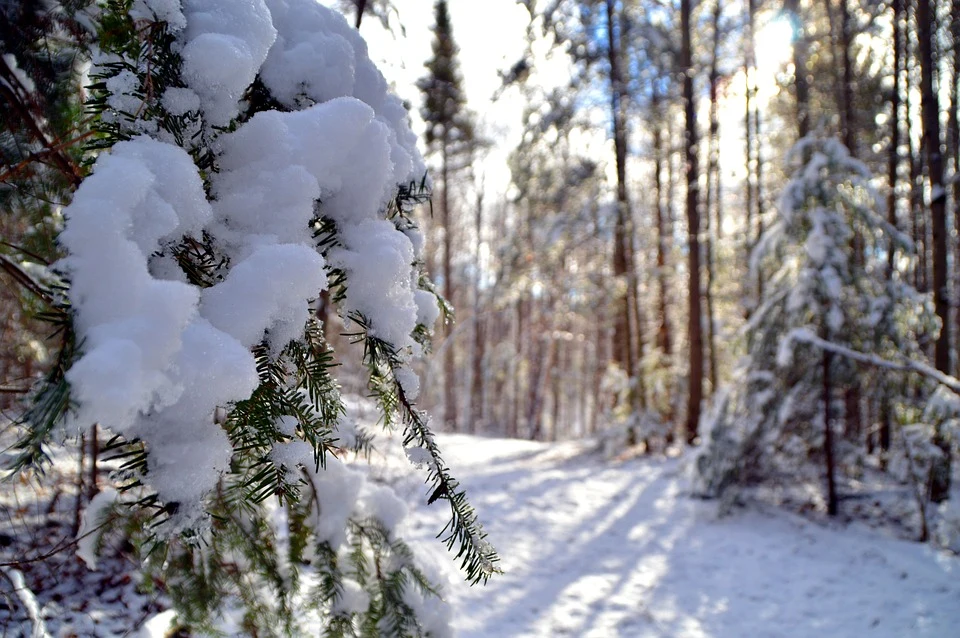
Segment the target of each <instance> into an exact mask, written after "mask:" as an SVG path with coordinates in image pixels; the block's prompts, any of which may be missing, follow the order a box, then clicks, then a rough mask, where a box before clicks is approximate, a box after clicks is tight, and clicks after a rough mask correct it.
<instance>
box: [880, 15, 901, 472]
mask: <svg viewBox="0 0 960 638" xmlns="http://www.w3.org/2000/svg"><path fill="white" fill-rule="evenodd" d="M902 16H903V0H893V89H892V90H891V92H890V149H889V151H888V154H887V222H888V223H889V224H890V226H891V227H892V228H897V181H898V180H897V176H898V170H899V166H900V67H901V66H902V60H901V58H902V51H903V43H902V41H901V40H902V38H901V29H900V22H901V19H902ZM894 274H895V272H894V250H893V242H892V241H891V242H890V248H889V250H888V251H887V278H888V280H889V281H891V282H892V281H893V279H894ZM882 401H883V405H882V408H881V413H880V432H879V437H878V438H879V441H878V443H879V445H880V463H881V467H883V468H885V467H886V462H887V453H888V452H889V451H890V428H891V421H892V418H893V417H892V414H891V406H890V400H889V398H887V397H884V398H883V399H882Z"/></svg>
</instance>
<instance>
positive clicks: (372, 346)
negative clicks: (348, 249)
mask: <svg viewBox="0 0 960 638" xmlns="http://www.w3.org/2000/svg"><path fill="white" fill-rule="evenodd" d="M351 320H352V321H353V322H354V323H356V324H357V325H358V326H359V327H360V328H361V332H360V333H357V334H356V337H355V338H356V339H358V340H360V341H362V342H363V346H364V361H365V363H366V364H367V367H368V369H370V371H371V381H372V385H373V386H374V393H375V395H376V396H377V398H378V400H379V401H380V403H381V410H382V413H383V414H384V415H385V417H386V418H389V415H391V414H392V413H393V412H394V411H397V412H399V414H400V421H401V423H402V424H403V427H404V440H403V445H404V447H405V448H406V449H407V454H408V456H409V457H410V458H411V460H412V461H413V462H414V463H415V464H416V465H420V466H423V465H426V466H427V468H428V469H427V477H426V482H427V483H429V484H430V489H429V492H430V496H429V499H428V501H427V503H428V504H433V503H434V502H436V501H438V500H446V501H447V502H448V503H449V505H450V520H449V521H448V522H447V524H446V526H444V528H443V529H442V530H441V531H440V533H439V534H438V535H437V536H438V537H442V540H443V542H444V543H446V545H447V548H448V549H450V550H453V548H454V546H457V548H458V549H457V557H458V558H460V557H462V561H461V568H462V569H463V570H464V571H465V573H466V575H467V579H468V580H469V581H470V582H471V583H472V584H477V583H481V582H483V583H485V582H486V581H487V579H489V578H490V576H492V575H494V574H497V573H500V569H499V568H498V567H497V562H498V561H499V557H498V556H497V552H496V550H495V549H494V548H493V546H492V545H491V544H490V543H489V542H488V541H487V540H486V537H487V534H486V532H484V530H483V526H482V525H481V524H480V521H479V520H478V519H477V514H476V510H474V508H473V506H472V505H470V503H469V502H468V501H467V495H466V492H465V491H464V490H463V489H461V488H460V483H459V481H457V479H455V478H454V477H453V476H452V475H451V474H450V471H449V469H448V468H447V466H446V464H445V463H444V462H443V458H442V457H441V454H440V448H439V447H438V446H437V443H436V440H435V439H434V435H433V431H432V430H431V429H430V426H429V419H428V417H427V416H426V414H425V413H424V412H423V411H421V410H418V409H417V408H416V406H415V404H414V400H415V397H416V393H417V392H418V388H417V387H416V386H415V385H413V386H412V385H411V383H412V376H411V375H412V374H413V373H412V372H411V371H410V370H409V369H408V368H406V366H405V364H404V361H403V358H402V357H400V356H399V354H398V352H397V350H396V348H395V347H393V346H392V345H391V344H389V343H387V342H386V341H384V340H382V339H379V338H377V337H373V336H370V334H369V333H368V332H367V328H368V325H369V322H368V321H367V319H366V318H365V317H363V316H362V315H359V314H354V315H351ZM384 371H387V372H386V374H384V373H383V372H384ZM417 449H419V450H422V451H423V452H424V453H425V454H426V456H424V455H423V453H421V454H420V455H418V454H417V453H416V452H413V450H417Z"/></svg>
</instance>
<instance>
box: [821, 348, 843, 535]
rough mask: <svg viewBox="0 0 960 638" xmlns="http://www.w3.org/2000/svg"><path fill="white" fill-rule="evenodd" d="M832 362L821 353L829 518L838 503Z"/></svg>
mask: <svg viewBox="0 0 960 638" xmlns="http://www.w3.org/2000/svg"><path fill="white" fill-rule="evenodd" d="M824 339H825V340H826V341H829V340H830V335H829V334H827V335H825V336H824ZM832 361H833V353H831V352H830V351H829V350H824V351H823V452H824V457H825V459H826V473H827V513H828V514H829V515H830V516H836V515H837V513H838V511H839V501H838V499H837V483H836V468H835V464H834V458H833V427H832V425H831V421H832V420H833V419H832V414H831V412H832V405H831V403H832V399H833V387H832V385H831V383H832V379H831V378H830V372H831V370H830V367H831V364H832Z"/></svg>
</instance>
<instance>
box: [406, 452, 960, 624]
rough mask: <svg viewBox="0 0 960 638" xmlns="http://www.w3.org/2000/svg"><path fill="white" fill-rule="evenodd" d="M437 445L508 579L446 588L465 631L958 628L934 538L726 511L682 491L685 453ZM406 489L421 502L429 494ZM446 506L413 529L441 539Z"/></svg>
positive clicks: (953, 583) (955, 563)
mask: <svg viewBox="0 0 960 638" xmlns="http://www.w3.org/2000/svg"><path fill="white" fill-rule="evenodd" d="M440 443H441V447H442V449H443V450H444V452H445V458H446V460H447V461H448V462H449V463H450V465H451V466H452V467H453V468H454V470H455V474H456V475H457V476H458V477H459V478H460V479H461V481H462V482H463V484H464V486H465V487H466V488H467V492H468V494H469V496H470V499H471V501H472V502H473V504H474V505H475V506H476V507H477V508H478V509H479V510H480V512H481V518H482V520H483V521H485V523H486V526H487V530H488V531H489V533H490V538H491V540H492V541H493V543H494V544H495V545H496V547H497V548H498V550H499V551H500V554H501V556H502V557H503V569H504V572H505V573H504V574H503V575H502V576H500V577H498V578H496V579H494V580H492V581H491V582H490V583H489V584H488V585H487V586H486V587H479V586H477V587H472V588H471V587H469V586H467V585H466V584H463V583H459V582H458V583H456V584H455V585H454V586H453V587H451V588H450V589H449V590H448V591H449V593H448V597H449V599H450V601H451V603H452V604H453V605H454V606H455V609H456V612H455V618H456V619H457V626H458V628H459V630H460V635H461V636H463V637H465V638H466V637H480V636H483V637H491V638H494V637H497V638H499V637H504V636H510V637H517V638H519V637H521V636H576V637H584V638H586V637H591V636H593V637H597V638H611V637H616V636H623V637H628V636H630V637H632V636H636V637H645V636H651V637H652V636H663V637H670V638H699V637H707V636H709V637H715V638H743V637H747V636H749V637H751V638H765V637H770V638H773V637H779V636H784V637H791V638H794V637H796V638H800V637H803V636H815V637H817V638H827V637H830V638H841V637H845V636H849V637H860V636H884V637H890V638H904V637H920V636H931V637H938V638H941V637H944V638H945V637H948V636H957V635H960V559H958V558H957V557H955V556H949V555H946V554H943V553H940V552H938V551H937V550H935V549H933V548H932V547H930V546H928V545H921V544H918V543H911V542H908V541H903V540H896V539H891V538H885V537H883V536H880V535H878V533H877V532H875V531H871V530H868V529H866V528H860V527H849V526H840V525H836V526H833V527H829V526H824V525H821V524H819V523H813V522H810V521H808V520H805V519H802V518H800V517H797V516H794V515H791V514H787V513H784V512H782V511H777V510H771V511H764V512H759V511H755V510H754V511H750V510H747V511H741V512H737V513H735V514H733V515H731V516H727V517H724V518H718V517H717V514H716V512H717V506H716V504H715V503H712V502H703V501H700V500H695V499H691V498H689V497H687V496H686V495H685V489H686V488H685V485H686V480H685V478H684V473H685V470H684V461H683V459H663V458H660V459H656V458H654V459H648V458H636V459H632V460H627V461H621V462H618V461H611V460H609V459H604V458H602V457H601V456H600V455H599V454H596V453H591V452H590V451H589V449H588V448H587V447H586V446H585V445H584V444H559V445H556V444H553V445H551V444H539V443H530V442H520V441H505V440H494V439H478V438H474V437H469V436H450V435H448V436H442V437H440ZM403 489H404V491H405V492H407V493H406V494H404V496H409V497H410V498H411V500H412V499H415V498H416V496H417V492H418V491H421V490H422V488H420V487H416V486H414V485H413V484H410V485H408V486H405V487H404V488H403ZM421 500H422V499H421ZM438 505H439V504H434V505H432V506H429V507H426V506H424V507H423V508H421V509H422V511H417V512H412V513H411V515H410V517H409V519H408V520H411V521H416V528H415V529H414V530H413V534H414V535H416V536H419V537H422V538H423V539H425V540H429V541H432V538H431V537H432V534H433V533H435V532H436V530H437V529H439V526H440V525H442V521H443V520H444V516H445V514H446V512H445V511H443V508H442V507H440V506H438ZM432 543H433V544H434V545H433V546H434V547H436V541H432ZM428 546H429V545H428ZM437 550H438V559H439V560H446V563H447V564H449V559H445V557H443V556H442V555H439V554H441V553H442V552H443V549H442V548H437ZM453 571H454V570H453V568H452V567H451V574H452V577H453V578H456V574H455V573H453Z"/></svg>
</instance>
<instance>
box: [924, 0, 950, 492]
mask: <svg viewBox="0 0 960 638" xmlns="http://www.w3.org/2000/svg"><path fill="white" fill-rule="evenodd" d="M934 13H935V12H934V11H931V6H930V0H917V36H918V38H917V39H918V44H919V49H920V96H921V101H922V110H923V140H924V147H925V149H926V158H927V175H928V179H929V180H930V226H931V230H932V231H933V246H932V248H933V305H934V309H935V311H936V313H937V317H939V318H940V321H941V326H942V327H941V329H940V335H939V337H937V341H936V345H935V346H934V355H933V364H934V367H935V368H936V369H937V370H939V371H940V372H943V373H945V374H946V373H949V371H950V323H949V314H950V308H949V295H948V292H947V217H946V203H947V193H946V190H945V188H944V185H943V154H942V152H941V150H940V103H939V100H938V98H937V93H936V91H935V90H934V86H933V75H934V72H935V66H934V57H933V48H934V47H933V37H934V36H933V33H932V25H933V22H934V17H935V15H934ZM934 444H935V445H937V446H938V447H939V448H940V449H941V451H942V452H943V455H942V457H941V458H939V459H937V460H936V461H935V462H934V467H933V468H932V469H931V473H930V500H931V501H933V502H935V503H939V502H941V501H943V500H946V499H947V498H948V496H949V493H950V460H951V454H952V450H951V446H950V443H949V440H948V439H947V438H946V436H945V435H944V434H943V432H942V431H941V430H940V428H939V427H938V429H937V433H936V436H935V437H934Z"/></svg>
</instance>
